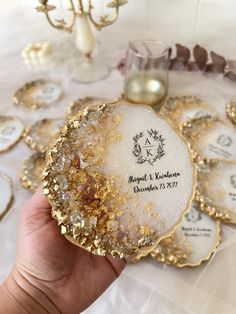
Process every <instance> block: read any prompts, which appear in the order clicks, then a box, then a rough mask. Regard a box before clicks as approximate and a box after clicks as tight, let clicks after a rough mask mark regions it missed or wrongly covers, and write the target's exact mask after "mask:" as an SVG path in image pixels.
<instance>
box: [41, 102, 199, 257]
mask: <svg viewBox="0 0 236 314" xmlns="http://www.w3.org/2000/svg"><path fill="white" fill-rule="evenodd" d="M177 152H178V153H177ZM43 186H44V193H45V195H46V197H47V199H48V201H49V202H50V204H51V205H52V215H53V217H54V218H55V219H56V220H57V221H58V223H59V225H60V226H61V232H62V233H63V234H64V235H65V236H66V237H67V238H68V239H69V240H70V241H72V242H73V243H75V244H77V245H79V246H82V247H83V248H85V249H87V250H89V251H91V252H93V253H95V254H98V255H113V256H116V255H118V256H120V257H123V256H128V255H131V254H134V253H137V252H141V251H142V250H145V251H147V250H149V251H150V250H151V249H152V248H153V246H154V245H156V243H157V241H160V240H161V239H162V238H163V237H166V236H168V235H170V234H171V233H172V232H173V231H174V229H175V227H176V226H177V225H178V224H179V223H180V221H181V218H182V216H183V215H184V214H185V213H186V212H187V211H188V210H189V208H190V204H191V202H192V198H193V193H194V190H195V167H194V165H193V163H192V158H191V154H190V150H189V147H188V143H187V142H186V141H185V139H184V138H182V137H181V135H180V134H179V133H178V131H177V130H176V129H174V128H172V127H171V126H170V125H169V124H168V122H167V121H166V120H165V119H163V118H162V117H161V116H159V115H158V114H157V113H156V112H155V111H154V110H153V109H152V108H151V107H149V106H145V105H138V106H137V105H131V104H122V103H120V102H119V104H117V105H114V104H113V105H111V104H106V105H102V106H96V107H90V108H86V109H85V110H84V111H83V112H81V113H80V114H79V115H77V116H75V117H74V118H73V119H72V120H71V121H70V122H69V123H68V124H67V125H66V126H65V127H64V128H62V129H61V133H60V134H59V135H58V136H57V137H56V139H55V140H54V142H53V143H52V144H51V146H50V149H49V150H48V153H47V158H46V166H45V169H44V173H43Z"/></svg>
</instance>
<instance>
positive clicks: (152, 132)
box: [133, 129, 165, 166]
mask: <svg viewBox="0 0 236 314" xmlns="http://www.w3.org/2000/svg"><path fill="white" fill-rule="evenodd" d="M147 133H148V134H149V136H150V137H152V138H153V140H154V141H155V142H159V144H158V147H157V150H156V154H155V156H154V158H152V159H151V158H148V157H144V156H143V154H142V148H141V146H140V144H139V143H138V142H139V139H140V138H142V137H143V136H144V133H143V132H140V133H138V134H136V135H135V136H134V137H133V140H134V149H133V154H134V156H135V157H136V158H137V160H136V163H137V164H140V165H141V164H143V163H145V162H147V163H148V164H149V165H151V166H153V164H154V162H155V161H157V160H158V159H161V157H163V156H164V155H165V151H164V145H165V144H164V141H165V139H164V138H163V137H162V135H161V134H159V132H158V131H156V130H153V129H150V130H147Z"/></svg>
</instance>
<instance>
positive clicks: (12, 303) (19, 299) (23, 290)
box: [0, 268, 60, 314]
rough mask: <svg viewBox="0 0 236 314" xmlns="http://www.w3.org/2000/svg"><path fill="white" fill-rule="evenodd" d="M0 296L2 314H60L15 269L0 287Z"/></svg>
mask: <svg viewBox="0 0 236 314" xmlns="http://www.w3.org/2000/svg"><path fill="white" fill-rule="evenodd" d="M0 295H1V297H0V308H1V310H3V312H4V313H11V314H26V313H35V314H45V313H50V314H51V313H52V314H54V313H55V314H58V313H60V311H59V310H58V309H57V308H56V307H55V305H54V304H53V303H52V302H51V301H50V299H49V298H48V297H47V295H46V294H45V293H44V292H42V291H41V290H40V289H39V288H38V287H36V286H34V285H33V284H32V283H30V282H29V281H28V280H27V279H26V278H25V277H24V276H22V275H21V274H20V273H19V272H18V271H17V270H16V269H15V268H14V269H13V271H12V272H11V274H10V275H9V276H8V278H7V279H6V280H5V282H4V283H3V284H2V285H1V286H0Z"/></svg>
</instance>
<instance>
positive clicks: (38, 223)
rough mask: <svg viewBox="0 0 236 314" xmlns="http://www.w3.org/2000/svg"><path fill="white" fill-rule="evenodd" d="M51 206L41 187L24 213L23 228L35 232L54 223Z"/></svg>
mask: <svg viewBox="0 0 236 314" xmlns="http://www.w3.org/2000/svg"><path fill="white" fill-rule="evenodd" d="M52 220H53V218H52V216H51V205H50V204H49V203H48V202H47V201H46V199H45V198H44V194H43V189H42V187H39V188H38V189H37V190H36V192H35V193H34V195H33V196H32V198H31V199H30V200H29V202H28V203H27V204H26V206H25V208H24V209H23V212H22V218H21V227H27V229H28V231H29V232H31V231H34V230H37V229H39V228H41V227H42V226H43V225H45V224H47V223H48V222H49V221H52Z"/></svg>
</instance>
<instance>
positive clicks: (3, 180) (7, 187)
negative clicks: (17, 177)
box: [0, 173, 13, 221]
mask: <svg viewBox="0 0 236 314" xmlns="http://www.w3.org/2000/svg"><path fill="white" fill-rule="evenodd" d="M0 191H1V192H0V221H1V220H2V219H3V217H4V216H5V215H6V213H7V212H8V210H9V209H10V205H11V202H12V200H13V187H12V181H11V179H10V178H9V177H7V176H6V175H5V174H3V173H0Z"/></svg>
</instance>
